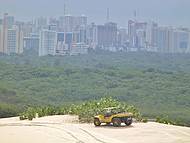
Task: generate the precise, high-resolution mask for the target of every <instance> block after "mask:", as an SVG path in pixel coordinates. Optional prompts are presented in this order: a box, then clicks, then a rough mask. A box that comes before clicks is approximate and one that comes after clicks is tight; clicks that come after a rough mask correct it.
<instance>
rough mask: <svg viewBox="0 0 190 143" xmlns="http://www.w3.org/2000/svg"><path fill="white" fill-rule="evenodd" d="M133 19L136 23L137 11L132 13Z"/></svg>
mask: <svg viewBox="0 0 190 143" xmlns="http://www.w3.org/2000/svg"><path fill="white" fill-rule="evenodd" d="M134 19H135V21H137V11H136V10H135V11H134Z"/></svg>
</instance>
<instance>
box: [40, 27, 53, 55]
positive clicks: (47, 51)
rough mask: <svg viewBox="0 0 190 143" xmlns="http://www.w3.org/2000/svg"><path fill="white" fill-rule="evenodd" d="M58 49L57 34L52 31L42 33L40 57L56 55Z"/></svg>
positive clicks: (42, 31)
mask: <svg viewBox="0 0 190 143" xmlns="http://www.w3.org/2000/svg"><path fill="white" fill-rule="evenodd" d="M56 47H57V32H56V31H52V30H41V31H40V42H39V56H46V55H53V56H54V55H55V54H56Z"/></svg>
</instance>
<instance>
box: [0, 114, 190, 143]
mask: <svg viewBox="0 0 190 143" xmlns="http://www.w3.org/2000/svg"><path fill="white" fill-rule="evenodd" d="M0 143H190V128H187V127H177V126H171V125H163V124H158V123H153V122H149V123H134V124H132V126H130V127H126V126H122V127H120V128H114V127H111V126H101V127H94V126H93V125H92V124H79V123H78V120H77V117H76V116H51V117H44V118H38V119H35V120H33V121H19V119H18V117H16V118H7V119H0Z"/></svg>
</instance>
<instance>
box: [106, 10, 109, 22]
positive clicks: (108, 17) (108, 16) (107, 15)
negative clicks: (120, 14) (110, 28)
mask: <svg viewBox="0 0 190 143" xmlns="http://www.w3.org/2000/svg"><path fill="white" fill-rule="evenodd" d="M106 20H107V22H109V21H110V9H109V8H107V18H106Z"/></svg>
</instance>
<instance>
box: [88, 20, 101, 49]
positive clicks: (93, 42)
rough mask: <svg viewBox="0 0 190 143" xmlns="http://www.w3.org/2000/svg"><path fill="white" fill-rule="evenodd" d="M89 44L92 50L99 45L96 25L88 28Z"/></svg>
mask: <svg viewBox="0 0 190 143" xmlns="http://www.w3.org/2000/svg"><path fill="white" fill-rule="evenodd" d="M87 44H88V45H89V47H90V48H92V49H95V48H96V46H97V45H98V39H97V26H96V25H95V24H94V23H92V24H90V25H88V26H87Z"/></svg>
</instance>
